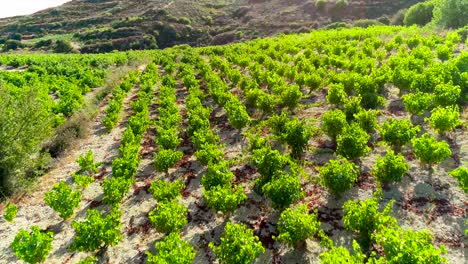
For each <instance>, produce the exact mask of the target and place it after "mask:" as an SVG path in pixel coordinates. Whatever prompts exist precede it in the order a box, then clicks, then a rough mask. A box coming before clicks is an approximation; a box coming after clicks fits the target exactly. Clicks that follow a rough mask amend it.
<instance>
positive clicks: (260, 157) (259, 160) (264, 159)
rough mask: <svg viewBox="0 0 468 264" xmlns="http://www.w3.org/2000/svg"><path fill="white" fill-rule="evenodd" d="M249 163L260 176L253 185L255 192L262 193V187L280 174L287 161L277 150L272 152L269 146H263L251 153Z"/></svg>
mask: <svg viewBox="0 0 468 264" xmlns="http://www.w3.org/2000/svg"><path fill="white" fill-rule="evenodd" d="M251 162H252V164H253V165H254V166H255V167H257V169H258V172H259V173H260V175H261V176H262V177H261V178H260V179H258V180H257V181H256V183H255V184H256V191H260V192H262V188H263V185H265V184H266V183H267V182H269V181H270V180H271V179H272V178H273V176H274V175H276V174H277V173H279V172H281V171H282V170H283V168H284V167H285V166H286V165H287V164H288V162H289V161H288V159H287V158H286V157H285V156H283V155H282V154H281V153H280V152H279V151H278V150H272V149H271V147H270V146H265V147H263V148H261V149H257V150H254V151H253V155H252V159H251Z"/></svg>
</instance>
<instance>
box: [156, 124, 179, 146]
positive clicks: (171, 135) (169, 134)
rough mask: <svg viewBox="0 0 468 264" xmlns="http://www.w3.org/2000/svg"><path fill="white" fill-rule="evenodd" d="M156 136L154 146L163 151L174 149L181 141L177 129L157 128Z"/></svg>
mask: <svg viewBox="0 0 468 264" xmlns="http://www.w3.org/2000/svg"><path fill="white" fill-rule="evenodd" d="M157 130H158V136H157V137H156V144H157V145H158V146H159V147H160V148H163V149H175V148H177V146H179V144H180V142H181V141H182V140H181V139H180V138H179V131H178V130H177V128H170V129H164V128H162V127H161V128H158V129H157Z"/></svg>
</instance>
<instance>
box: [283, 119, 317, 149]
mask: <svg viewBox="0 0 468 264" xmlns="http://www.w3.org/2000/svg"><path fill="white" fill-rule="evenodd" d="M312 135H313V132H312V128H311V127H310V126H308V125H306V123H305V122H304V121H299V120H298V119H297V118H294V119H292V120H291V121H289V122H287V123H286V124H285V127H284V133H283V134H282V135H281V136H280V137H281V139H282V140H284V142H286V143H287V144H288V145H289V147H290V148H291V156H292V157H294V158H298V157H300V156H302V154H303V153H304V151H305V149H306V148H307V145H308V143H309V139H310V138H311V137H312Z"/></svg>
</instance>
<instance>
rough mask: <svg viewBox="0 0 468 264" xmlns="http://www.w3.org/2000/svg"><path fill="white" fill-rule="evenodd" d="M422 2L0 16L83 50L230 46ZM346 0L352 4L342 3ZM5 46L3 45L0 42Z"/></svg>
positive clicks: (253, 3) (98, 3)
mask: <svg viewBox="0 0 468 264" xmlns="http://www.w3.org/2000/svg"><path fill="white" fill-rule="evenodd" d="M417 2H421V1H420V0H410V1H407V0H377V1H376V0H350V1H349V2H348V3H347V4H343V5H339V4H337V3H335V2H333V1H328V2H324V5H323V6H322V7H319V6H318V5H317V4H316V1H315V0H288V1H284V0H226V1H224V0H223V1H208V0H200V1H188V0H138V1H117V0H74V1H71V2H69V3H66V4H64V5H62V6H60V7H57V8H51V9H47V10H43V11H40V12H38V13H35V14H33V15H30V16H22V17H14V18H7V19H1V20H0V38H3V39H8V38H10V37H11V36H12V34H16V33H19V34H21V35H22V38H23V39H24V41H23V42H22V44H19V45H20V46H21V45H26V46H27V47H30V48H35V49H44V48H46V49H47V48H48V47H49V46H50V45H51V42H50V41H48V40H49V39H54V40H55V39H66V40H71V41H72V42H74V43H75V45H74V47H75V48H79V49H80V50H81V52H83V53H88V52H109V51H112V50H128V49H147V48H155V47H159V48H165V47H169V46H173V45H178V44H189V45H192V46H202V45H211V44H225V43H231V42H235V41H241V40H249V39H254V38H258V37H264V36H272V35H275V34H278V33H293V32H309V31H310V30H311V29H313V28H318V27H322V26H325V25H328V24H330V23H332V22H338V21H340V22H352V21H356V20H360V19H378V18H381V21H383V22H384V23H388V19H386V18H385V17H391V16H392V15H394V14H395V13H397V11H398V10H400V9H402V8H408V7H409V6H411V5H413V4H415V3H417ZM343 3H346V2H345V1H343ZM0 44H1V43H0Z"/></svg>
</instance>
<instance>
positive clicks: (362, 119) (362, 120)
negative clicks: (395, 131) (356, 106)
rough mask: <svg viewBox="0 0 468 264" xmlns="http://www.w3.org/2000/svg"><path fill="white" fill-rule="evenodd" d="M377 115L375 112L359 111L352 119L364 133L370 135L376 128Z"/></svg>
mask: <svg viewBox="0 0 468 264" xmlns="http://www.w3.org/2000/svg"><path fill="white" fill-rule="evenodd" d="M378 113H379V112H378V111H376V110H361V111H360V112H359V113H357V114H354V119H355V120H356V121H355V122H357V123H358V124H359V126H360V127H361V128H362V129H363V130H364V131H366V132H367V133H372V132H374V130H375V129H377V127H378V123H377V114H378Z"/></svg>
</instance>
